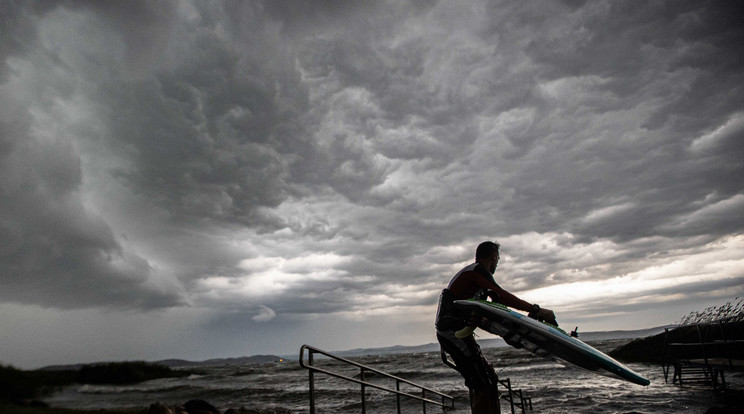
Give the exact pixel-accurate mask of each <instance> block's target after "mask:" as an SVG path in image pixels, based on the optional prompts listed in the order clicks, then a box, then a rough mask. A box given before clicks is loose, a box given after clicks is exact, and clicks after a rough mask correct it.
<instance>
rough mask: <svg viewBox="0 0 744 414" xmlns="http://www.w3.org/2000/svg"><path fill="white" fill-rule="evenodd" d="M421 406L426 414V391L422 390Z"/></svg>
mask: <svg viewBox="0 0 744 414" xmlns="http://www.w3.org/2000/svg"><path fill="white" fill-rule="evenodd" d="M421 405H423V407H424V414H426V390H425V389H423V388H422V389H421Z"/></svg>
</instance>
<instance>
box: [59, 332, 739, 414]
mask: <svg viewBox="0 0 744 414" xmlns="http://www.w3.org/2000/svg"><path fill="white" fill-rule="evenodd" d="M618 344H619V341H616V342H612V341H603V342H602V343H599V344H595V345H597V346H598V347H600V348H602V349H603V350H608V349H612V347H614V346H616V345H618ZM484 354H485V355H486V357H487V358H488V359H489V361H491V362H492V363H493V364H494V366H495V368H496V370H497V372H498V373H499V376H500V378H502V379H503V378H507V377H508V378H510V380H511V383H512V384H513V386H514V387H515V388H520V389H522V390H523V392H524V393H525V395H527V396H529V397H531V398H532V402H533V406H534V408H535V412H541V413H545V412H547V413H628V412H649V413H650V412H654V413H670V414H671V413H677V412H704V411H706V410H707V409H708V408H710V407H712V406H715V405H716V404H717V401H716V395H715V394H714V393H713V392H712V390H710V389H708V388H680V387H677V386H673V385H671V384H665V383H664V377H663V372H662V370H661V367H659V366H655V365H653V366H652V365H643V364H630V366H631V368H632V369H634V370H635V371H637V372H639V373H640V374H642V375H644V376H646V377H647V378H649V379H651V385H650V386H648V387H642V386H637V385H633V384H630V383H627V382H623V381H620V380H615V379H611V378H607V377H603V376H598V375H595V374H592V373H589V372H585V371H582V370H580V369H576V368H571V367H564V366H562V365H559V364H557V363H554V362H552V361H549V360H545V359H541V358H536V357H534V356H532V355H531V354H529V353H527V352H525V351H522V350H516V349H513V348H491V349H484ZM351 359H353V360H355V361H358V362H360V363H362V364H364V365H367V366H370V367H373V368H375V369H379V370H381V371H384V372H389V373H391V374H393V375H395V376H398V377H400V378H403V379H406V380H409V381H413V382H415V383H419V384H421V385H424V386H426V387H429V388H434V389H436V390H438V391H440V392H444V393H446V394H449V395H452V396H454V397H455V408H456V409H455V410H454V411H450V413H468V412H469V411H470V410H469V405H468V393H467V389H466V388H465V387H464V384H463V380H462V378H460V377H459V375H458V374H457V373H456V372H455V371H454V370H452V369H451V368H449V367H447V366H445V365H443V364H442V362H441V358H440V356H439V354H438V353H428V354H426V353H425V354H397V355H385V356H369V357H359V358H351ZM316 364H325V366H327V367H329V368H330V369H333V370H336V371H342V372H345V374H346V375H348V376H351V377H359V370H358V368H353V369H350V368H348V367H345V366H343V365H341V364H339V363H337V362H336V361H333V360H316ZM199 371H200V374H199V375H191V376H188V377H184V378H168V379H160V380H153V381H147V382H144V383H141V384H135V385H127V386H113V385H106V386H104V385H84V386H79V385H78V386H71V387H67V388H64V389H62V390H60V391H59V392H57V393H55V394H54V395H52V396H51V397H50V398H48V399H47V402H49V403H50V404H51V405H53V406H58V407H66V408H74V409H100V408H103V409H128V408H137V407H140V408H141V407H146V406H148V405H149V404H150V403H153V402H162V403H165V404H174V405H176V404H183V403H184V402H185V401H188V400H190V399H194V398H199V399H204V400H206V401H209V402H210V403H212V404H213V405H215V406H217V407H219V408H220V409H221V410H223V411H224V410H226V409H227V408H239V407H245V408H248V409H260V410H268V409H274V408H283V409H287V410H290V411H291V412H293V413H308V412H309V397H308V372H307V371H306V370H304V369H302V368H300V367H299V364H298V363H297V361H284V362H278V363H270V364H250V365H243V366H233V367H230V366H220V367H206V368H199ZM315 379H316V381H315V400H316V407H317V411H318V412H320V413H324V412H333V413H359V412H361V405H360V404H361V402H360V400H361V396H360V387H359V385H357V384H354V383H348V382H343V381H341V380H338V379H335V378H331V377H328V376H325V375H322V374H316V375H315ZM365 379H366V380H368V381H372V382H378V381H379V382H380V383H384V382H385V379H384V378H382V377H380V376H378V375H374V374H372V373H369V372H365ZM737 380H738V381H740V382H744V378H742V376H739V377H736V376H733V377H731V378H727V381H734V382H735V381H737ZM387 386H388V387H391V388H394V387H395V385H394V383H388V385H387ZM365 399H366V403H367V412H373V413H383V414H385V413H395V412H397V409H396V405H395V401H396V399H395V397H394V396H392V395H390V394H387V393H384V392H381V391H378V390H374V389H368V390H367V392H366V393H365ZM403 400H406V399H405V398H404V399H403ZM402 404H403V408H402V412H406V413H408V412H412V413H417V412H422V409H421V403H420V402H418V401H414V400H410V399H409V401H402ZM504 409H505V410H506V408H504ZM429 411H430V409H428V410H427V412H429ZM437 412H439V411H437Z"/></svg>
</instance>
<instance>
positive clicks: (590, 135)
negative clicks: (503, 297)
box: [0, 0, 744, 368]
mask: <svg viewBox="0 0 744 414" xmlns="http://www.w3.org/2000/svg"><path fill="white" fill-rule="evenodd" d="M743 9H744V8H743V7H742V6H741V4H738V3H737V2H725V1H724V2H719V1H684V2H679V1H637V2H608V1H592V2H583V1H563V2H559V1H535V2H513V1H503V2H502V1H486V0H484V1H439V2H436V1H395V0H391V1H380V2H369V1H312V2H305V1H285V0H280V1H266V2H260V1H241V2H232V1H230V2H212V1H193V2H189V1H174V2H171V1H158V2H151V1H127V2H96V1H90V2H86V1H61V2H46V1H42V2H29V1H23V2H21V1H18V2H15V1H10V2H8V1H5V2H2V4H0V19H2V21H1V22H0V35H1V36H2V40H1V43H0V58H1V59H2V64H1V65H0V364H10V365H14V366H16V367H21V368H36V367H40V366H44V365H49V364H58V363H78V362H93V361H104V360H143V359H144V360H157V359H163V358H171V357H174V358H185V359H192V360H198V359H207V358H213V357H230V356H240V355H253V354H261V353H272V354H294V353H296V352H297V351H298V350H299V347H300V345H302V344H303V343H308V344H311V345H315V346H319V347H321V348H324V349H328V350H341V349H350V348H356V347H372V346H389V345H397V344H402V345H418V344H423V343H429V342H435V337H434V333H433V317H434V312H435V310H436V302H437V298H438V294H439V292H440V290H441V289H442V288H443V287H444V285H445V284H446V283H447V282H448V281H449V279H450V278H451V276H452V275H453V274H454V272H456V271H457V270H458V269H459V268H461V267H462V266H464V265H466V264H468V263H470V262H472V260H473V254H474V249H475V247H476V245H477V244H478V243H480V242H481V241H483V240H497V241H499V242H500V243H501V245H502V252H501V257H502V261H501V263H500V265H499V269H498V270H497V272H496V280H497V282H499V283H500V284H501V285H502V286H503V287H504V288H506V289H507V290H510V291H512V292H514V293H515V294H517V295H519V296H520V297H523V298H525V299H527V300H529V301H532V302H537V303H540V304H541V305H543V306H544V307H549V308H552V309H554V310H555V312H556V314H557V317H558V321H559V322H560V323H561V324H562V325H564V326H566V327H570V328H573V327H574V326H576V325H578V326H579V328H580V330H583V331H590V330H610V329H635V328H648V327H653V326H659V325H664V324H667V323H673V322H675V321H677V320H679V319H680V318H681V317H682V316H684V315H686V314H687V313H689V312H690V311H693V310H700V309H702V308H705V307H707V306H711V305H716V304H722V303H725V302H727V301H731V300H734V298H736V297H739V296H742V295H744V48H742V47H741V45H742V44H744V25H743V24H742V20H743V19H744V13H743Z"/></svg>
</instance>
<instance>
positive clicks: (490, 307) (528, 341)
mask: <svg viewBox="0 0 744 414" xmlns="http://www.w3.org/2000/svg"><path fill="white" fill-rule="evenodd" d="M454 303H455V305H456V306H457V307H458V308H460V309H470V310H472V311H475V312H477V313H478V314H479V315H481V316H483V317H484V318H485V319H486V320H487V322H486V323H482V324H480V325H478V327H479V328H481V329H483V330H485V331H488V332H490V333H492V334H495V335H499V336H501V337H502V338H504V340H505V341H506V343H508V344H509V345H511V346H513V347H515V348H524V349H526V350H528V351H530V352H532V353H533V354H535V355H538V356H541V357H543V358H549V359H552V360H554V361H556V362H558V363H561V364H563V365H565V364H570V365H575V366H577V367H580V368H583V369H585V370H587V371H590V372H593V373H596V374H600V375H605V376H608V377H613V378H620V379H623V380H625V381H630V382H632V383H634V384H638V385H649V384H650V383H651V381H649V380H648V379H646V378H644V377H643V376H642V375H640V374H638V373H637V372H635V371H633V370H632V369H630V368H628V367H626V366H625V365H623V364H621V363H620V362H618V361H616V360H615V359H613V358H612V357H610V356H608V355H606V354H605V353H603V352H601V351H599V350H597V349H595V348H594V347H592V346H590V345H587V344H586V343H584V342H582V341H580V340H579V339H578V338H574V337H572V336H571V335H569V334H567V333H566V332H565V331H564V330H563V329H561V328H559V327H557V326H554V325H550V324H547V323H543V322H539V321H537V320H535V319H532V318H530V317H528V316H526V315H523V314H521V313H519V312H515V311H513V310H511V309H509V308H508V307H506V306H504V305H502V304H500V303H494V302H487V301H485V300H475V299H468V300H456V301H455V302H454Z"/></svg>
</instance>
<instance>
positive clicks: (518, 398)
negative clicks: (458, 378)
mask: <svg viewBox="0 0 744 414" xmlns="http://www.w3.org/2000/svg"><path fill="white" fill-rule="evenodd" d="M440 352H441V355H442V362H444V364H445V365H447V366H449V367H451V368H453V369H455V370H456V369H457V365H455V363H454V362H451V361H450V360H449V359H448V358H447V353H446V352H445V351H444V349H442V350H441V351H440ZM498 383H499V384H501V385H503V386H504V387H505V388H506V391H507V392H506V393H505V394H501V395H500V398H501V399H504V400H506V401H509V407H510V408H511V413H512V414H515V411H514V407H517V408H520V409H521V410H522V414H525V413H526V412H527V410H530V411H532V398H530V397H525V396H524V394H523V393H522V390H521V389H519V390H515V389H512V386H511V380H510V379H509V378H507V379H505V380H501V379H500V380H498ZM496 387H497V389H496V392H498V384H496Z"/></svg>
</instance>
